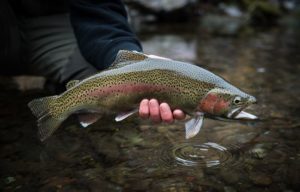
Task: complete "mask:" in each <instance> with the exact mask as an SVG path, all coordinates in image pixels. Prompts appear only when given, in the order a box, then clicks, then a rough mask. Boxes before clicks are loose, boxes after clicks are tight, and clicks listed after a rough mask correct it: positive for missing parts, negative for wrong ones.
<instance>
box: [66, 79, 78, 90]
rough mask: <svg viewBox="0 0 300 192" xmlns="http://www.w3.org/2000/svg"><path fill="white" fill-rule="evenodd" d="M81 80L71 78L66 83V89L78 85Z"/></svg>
mask: <svg viewBox="0 0 300 192" xmlns="http://www.w3.org/2000/svg"><path fill="white" fill-rule="evenodd" d="M79 82H80V81H79V80H71V81H69V82H68V83H67V85H66V89H67V90H68V89H70V88H72V87H74V86H75V85H77V84H78V83H79Z"/></svg>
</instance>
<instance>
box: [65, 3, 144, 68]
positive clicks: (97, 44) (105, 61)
mask: <svg viewBox="0 0 300 192" xmlns="http://www.w3.org/2000/svg"><path fill="white" fill-rule="evenodd" d="M70 2H71V7H70V11H71V23H72V25H73V28H74V33H75V35H76V38H77V41H78V44H79V48H80V51H81V53H82V55H83V56H84V57H85V59H86V60H87V61H88V62H89V63H91V64H92V65H94V66H95V67H96V68H97V69H105V68H106V67H108V66H109V65H110V64H111V63H112V62H113V61H114V59H115V56H116V54H117V53H118V51H119V50H121V49H125V50H137V51H142V47H141V44H140V43H139V41H138V39H137V37H136V36H135V34H134V33H133V32H132V30H131V29H130V26H129V24H128V21H127V14H126V10H125V8H124V5H123V3H122V2H121V0H71V1H70Z"/></svg>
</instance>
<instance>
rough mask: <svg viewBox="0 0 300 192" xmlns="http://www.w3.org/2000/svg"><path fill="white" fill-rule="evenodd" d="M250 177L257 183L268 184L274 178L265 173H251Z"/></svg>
mask: <svg viewBox="0 0 300 192" xmlns="http://www.w3.org/2000/svg"><path fill="white" fill-rule="evenodd" d="M249 178H250V180H251V181H252V182H253V183H254V184H256V185H261V186H268V185H270V184H271V183H272V178H271V177H269V176H268V175H265V174H263V173H251V174H250V176H249Z"/></svg>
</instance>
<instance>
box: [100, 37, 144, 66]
mask: <svg viewBox="0 0 300 192" xmlns="http://www.w3.org/2000/svg"><path fill="white" fill-rule="evenodd" d="M120 50H129V51H140V52H141V51H143V50H142V47H141V45H139V44H137V43H134V42H128V41H126V42H124V41H123V42H118V43H116V44H114V45H111V46H110V47H109V49H108V50H107V51H106V54H104V55H105V58H104V59H103V58H99V57H98V58H97V61H96V66H95V67H96V68H97V69H98V70H103V69H105V68H108V67H109V66H110V65H111V64H112V63H113V62H114V60H115V58H116V56H117V54H118V52H119V51H120ZM100 55H102V54H100Z"/></svg>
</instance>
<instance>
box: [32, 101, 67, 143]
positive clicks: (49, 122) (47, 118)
mask: <svg viewBox="0 0 300 192" xmlns="http://www.w3.org/2000/svg"><path fill="white" fill-rule="evenodd" d="M57 97H58V96H50V97H43V98H39V99H35V100H32V101H31V102H29V103H28V107H29V108H30V109H31V111H32V113H33V114H34V115H35V116H36V117H37V118H38V120H37V123H38V124H37V125H38V128H39V137H40V140H41V141H44V140H45V139H47V138H48V137H49V136H51V135H52V134H53V132H54V131H55V130H56V129H57V128H58V127H59V125H60V124H61V123H62V122H63V121H64V120H65V117H61V118H54V117H53V116H52V114H53V113H51V108H50V104H51V103H53V102H56V99H57ZM52 106H53V105H52Z"/></svg>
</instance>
